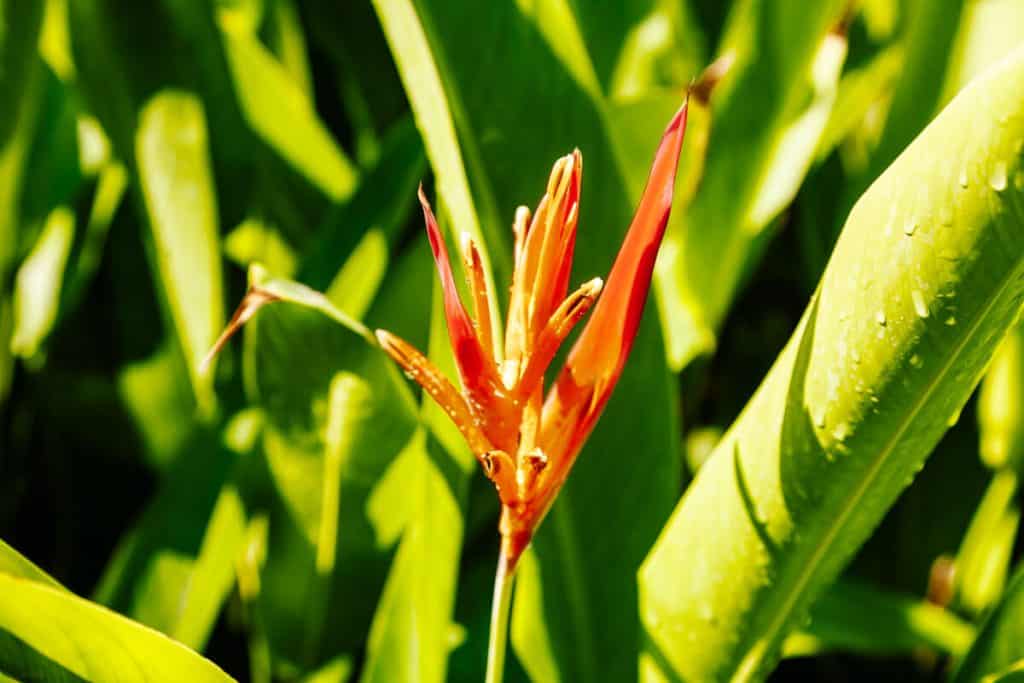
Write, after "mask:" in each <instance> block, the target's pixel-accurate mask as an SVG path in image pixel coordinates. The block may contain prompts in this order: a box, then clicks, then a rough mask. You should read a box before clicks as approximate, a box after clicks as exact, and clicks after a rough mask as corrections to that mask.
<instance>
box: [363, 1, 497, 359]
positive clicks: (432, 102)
mask: <svg viewBox="0 0 1024 683" xmlns="http://www.w3.org/2000/svg"><path fill="white" fill-rule="evenodd" d="M374 8H375V9H376V10H377V16H378V17H379V18H380V22H381V26H382V27H383V28H384V34H385V36H386V37H387V39H388V44H389V45H390V46H391V53H392V55H393V56H394V59H395V63H396V64H397V65H398V72H399V75H400V76H401V77H402V82H403V84H404V85H405V88H406V93H407V94H408V97H409V101H410V105H411V107H412V111H413V116H414V117H415V119H416V125H417V126H418V127H419V129H420V131H421V134H422V136H423V145H424V147H425V149H426V153H427V158H428V159H429V160H430V165H431V167H432V168H433V170H434V174H435V176H436V181H437V194H438V196H439V197H440V198H441V200H442V201H443V202H444V206H445V207H446V208H447V211H448V212H449V213H450V214H451V218H452V223H453V226H454V229H455V230H456V231H457V232H456V234H460V233H461V232H467V233H469V235H470V236H471V237H472V238H473V239H474V240H475V241H476V243H477V245H478V246H479V248H480V250H481V254H480V255H481V258H482V260H483V263H484V271H485V273H486V274H487V277H488V279H489V285H488V286H489V287H490V288H491V290H492V291H495V287H494V281H493V277H494V276H497V277H499V278H501V279H502V280H507V279H508V276H509V274H510V273H511V272H512V270H511V267H510V263H511V259H510V258H509V256H508V254H507V252H506V247H507V245H508V244H509V243H510V242H509V241H508V240H507V239H503V236H502V233H501V232H499V231H498V230H499V229H498V226H497V225H487V224H484V225H481V221H480V213H481V212H480V211H479V210H478V203H479V200H478V201H477V202H475V201H474V197H473V194H472V193H471V191H470V180H469V177H468V172H467V163H470V164H472V163H473V161H474V159H473V157H470V158H469V159H467V158H466V156H467V152H468V154H470V155H474V156H475V154H476V152H475V151H474V150H472V149H469V150H466V149H463V147H462V146H460V138H459V136H457V135H456V128H455V123H456V120H457V117H459V116H460V115H462V116H464V114H461V111H460V110H461V108H462V106H463V104H462V103H461V101H460V99H459V98H460V93H459V91H458V89H457V88H456V83H454V82H453V75H452V74H450V73H445V72H444V68H445V63H444V61H442V60H443V57H439V56H438V55H439V47H438V39H437V38H436V37H430V36H429V35H428V32H427V29H426V27H425V25H424V23H425V22H424V21H423V20H422V19H421V18H420V14H419V13H420V12H421V11H424V10H423V9H421V8H419V7H418V6H417V5H416V4H415V3H413V2H412V1H411V0H374ZM446 85H447V86H448V90H446ZM462 139H463V140H467V142H466V143H465V144H472V143H471V142H469V141H468V140H471V138H466V137H463V138H462ZM489 201H493V200H492V199H490V197H488V196H485V197H484V202H489ZM487 218H492V216H490V215H488V216H487ZM492 265H493V267H494V269H495V271H496V272H495V273H493V274H492ZM491 319H492V320H494V321H495V325H497V321H498V320H499V319H500V318H499V316H498V315H497V312H496V311H492V315H491ZM495 333H496V334H497V335H498V338H499V339H500V338H501V337H500V330H499V329H498V328H497V326H496V327H495Z"/></svg>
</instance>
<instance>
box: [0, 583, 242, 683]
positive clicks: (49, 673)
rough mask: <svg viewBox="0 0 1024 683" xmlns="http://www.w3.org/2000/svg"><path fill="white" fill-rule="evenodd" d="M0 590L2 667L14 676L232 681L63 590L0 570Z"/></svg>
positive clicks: (212, 666) (168, 642)
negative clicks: (1, 598)
mask: <svg viewBox="0 0 1024 683" xmlns="http://www.w3.org/2000/svg"><path fill="white" fill-rule="evenodd" d="M0 595H3V596H4V599H3V600H0V671H3V672H4V673H6V674H9V675H11V676H13V677H15V678H16V679H21V680H33V681H66V680H68V674H71V675H72V676H77V677H79V678H80V679H84V680H87V681H92V682H95V683H103V682H107V681H109V682H113V681H123V680H142V681H147V680H149V681H170V680H182V681H184V680H187V681H196V682H197V683H205V682H209V683H225V682H226V681H232V680H234V679H232V678H231V677H230V676H228V675H227V674H225V673H224V672H223V671H221V669H220V668H218V667H217V666H216V665H215V664H213V663H212V662H210V661H209V660H207V659H203V658H202V657H201V656H199V655H197V654H196V653H195V652H193V651H191V650H189V649H188V648H187V647H185V646H184V645H182V644H180V643H178V642H176V641H174V640H171V639H170V638H168V637H167V636H164V635H163V634H161V633H158V632H157V631H153V630H151V629H149V628H146V627H145V626H142V625H141V624H138V623H136V622H134V621H131V620H130V619H126V618H125V617H122V616H120V615H118V614H115V613H114V612H111V611H109V610H107V609H106V608H104V607H101V606H99V605H96V604H94V603H91V602H89V601H88V600H83V599H82V598H79V597H76V596H74V595H72V594H70V593H68V592H66V591H64V590H62V589H59V588H54V587H52V586H47V585H44V584H42V583H37V582H35V581H31V580H28V579H22V578H16V577H14V576H11V575H9V574H4V573H0Z"/></svg>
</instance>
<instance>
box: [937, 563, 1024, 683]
mask: <svg viewBox="0 0 1024 683" xmlns="http://www.w3.org/2000/svg"><path fill="white" fill-rule="evenodd" d="M1022 658H1024V569H1018V570H1017V573H1016V575H1015V576H1014V578H1013V580H1011V581H1010V585H1009V586H1007V588H1006V593H1004V594H1003V598H1002V600H1000V601H999V602H998V603H997V604H996V606H995V609H993V610H992V613H991V614H990V615H989V616H988V618H987V619H986V620H985V623H984V624H983V625H982V627H981V631H980V632H979V633H978V637H977V639H976V640H975V641H974V644H973V645H972V646H971V649H970V650H969V651H968V652H967V655H966V656H965V657H964V659H963V662H962V663H961V664H960V667H959V668H958V669H957V672H956V675H955V676H954V677H953V680H954V681H955V682H956V683H967V682H968V681H977V680H980V679H981V678H982V677H984V676H986V675H988V674H994V673H997V672H998V671H1000V670H1001V669H1004V668H1006V667H1008V666H1010V665H1011V664H1013V663H1014V662H1016V661H1017V660H1019V659H1022Z"/></svg>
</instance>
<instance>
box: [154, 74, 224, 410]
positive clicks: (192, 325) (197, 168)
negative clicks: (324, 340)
mask: <svg viewBox="0 0 1024 683" xmlns="http://www.w3.org/2000/svg"><path fill="white" fill-rule="evenodd" d="M135 158H136V163H137V173H138V176H139V178H138V180H139V189H140V192H141V194H142V199H143V204H144V206H145V208H146V213H147V215H148V217H149V224H150V228H151V229H152V240H153V259H154V261H155V263H156V267H157V272H158V274H159V277H160V285H161V289H162V291H163V292H164V295H165V297H166V300H167V305H168V308H169V309H170V314H171V319H172V320H173V322H174V327H175V330H176V331H177V335H178V340H179V341H180V342H181V346H182V350H183V351H184V354H185V361H186V365H187V366H188V370H189V376H190V378H191V380H192V385H193V387H194V389H195V393H196V400H197V402H198V404H199V407H200V410H202V411H204V412H206V413H207V414H209V412H210V411H212V410H213V403H214V396H213V377H212V376H210V375H206V374H204V373H203V372H202V371H201V370H200V367H199V366H200V363H201V361H202V359H203V355H204V354H205V353H206V350H207V349H209V348H210V346H211V345H212V344H213V342H214V340H215V339H216V338H217V333H218V332H219V331H220V329H221V328H222V327H223V326H224V303H223V293H222V289H221V288H222V285H221V278H222V276H221V262H220V249H219V244H218V241H219V240H218V227H217V221H218V219H217V203H216V197H215V192H214V186H213V177H212V173H211V170H210V159H209V150H208V147H207V130H206V117H205V115H204V113H203V106H202V103H201V102H200V101H199V99H198V98H196V97H195V96H194V95H191V94H189V93H187V92H182V91H165V92H161V93H159V94H157V95H155V96H154V97H153V98H151V99H150V100H149V101H148V102H147V103H146V104H145V106H144V107H143V109H142V111H141V112H140V113H139V125H138V129H137V131H136V135H135Z"/></svg>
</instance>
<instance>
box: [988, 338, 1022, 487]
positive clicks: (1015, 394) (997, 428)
mask: <svg viewBox="0 0 1024 683" xmlns="http://www.w3.org/2000/svg"><path fill="white" fill-rule="evenodd" d="M978 431H979V433H980V437H981V443H980V445H979V451H980V453H981V460H982V462H984V463H985V464H986V465H987V466H989V467H991V468H992V469H994V470H1001V469H1006V470H1011V471H1017V472H1024V328H1022V327H1021V326H1019V325H1018V326H1017V327H1015V328H1014V329H1013V330H1011V331H1010V333H1009V334H1007V335H1006V339H1004V340H1003V341H1002V343H1001V344H1000V345H999V348H998V350H997V351H996V354H995V357H994V358H993V359H992V364H991V365H990V366H989V369H988V371H987V372H986V373H985V379H984V380H983V381H982V383H981V392H980V393H979V396H978Z"/></svg>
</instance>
